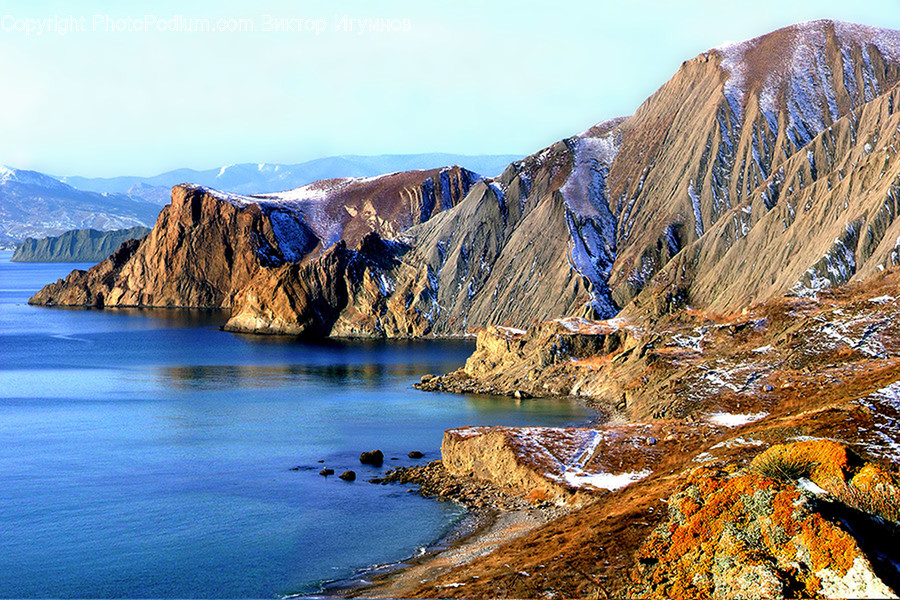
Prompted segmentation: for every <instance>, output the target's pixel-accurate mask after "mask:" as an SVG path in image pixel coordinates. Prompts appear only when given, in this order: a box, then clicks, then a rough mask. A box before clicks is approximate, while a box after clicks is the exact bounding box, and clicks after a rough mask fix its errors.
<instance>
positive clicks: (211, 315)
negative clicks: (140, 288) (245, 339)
mask: <svg viewBox="0 0 900 600" xmlns="http://www.w3.org/2000/svg"><path fill="white" fill-rule="evenodd" d="M39 308H46V309H47V310H54V311H70V312H85V313H102V314H104V315H110V316H115V315H118V316H122V317H144V318H146V319H153V320H155V321H159V324H160V325H163V326H167V327H221V326H222V325H224V324H225V322H226V321H228V317H229V316H230V315H231V311H230V310H228V309H219V308H139V307H122V308H110V307H106V308H95V307H91V306H51V307H39Z"/></svg>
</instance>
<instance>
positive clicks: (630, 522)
mask: <svg viewBox="0 0 900 600" xmlns="http://www.w3.org/2000/svg"><path fill="white" fill-rule="evenodd" d="M898 286H900V269H889V270H887V271H886V272H885V273H882V274H879V275H877V276H874V277H871V278H869V279H867V280H866V281H864V282H857V283H851V284H847V285H844V286H838V287H835V288H832V289H830V290H829V291H827V292H820V294H819V295H818V296H817V298H815V299H809V298H798V297H784V298H778V299H774V300H770V301H768V302H766V303H764V304H761V305H757V306H755V307H754V308H753V309H751V310H750V311H748V312H747V313H746V314H742V315H711V314H708V313H703V312H700V311H696V310H686V309H683V310H681V311H677V312H676V313H675V314H673V315H671V316H670V317H669V318H668V320H667V321H665V322H659V321H654V322H653V323H654V325H655V326H657V328H655V329H652V330H650V329H648V328H647V322H644V321H641V320H639V319H634V320H630V321H624V320H615V321H612V322H608V321H607V322H590V321H588V320H581V319H578V320H576V319H567V320H563V321H552V322H549V323H545V324H542V325H540V326H536V327H534V328H532V329H531V330H529V331H527V332H526V331H517V330H510V329H508V328H490V329H488V330H486V331H484V332H482V333H481V334H480V335H479V344H478V349H477V350H476V352H475V353H474V354H473V356H472V358H471V359H470V360H469V362H468V363H467V365H466V367H465V368H464V369H462V370H461V371H460V372H458V373H456V374H451V375H448V376H444V377H437V378H434V377H426V378H425V379H424V380H423V383H422V387H425V388H426V389H443V390H448V391H454V390H456V391H468V392H475V393H483V392H485V391H488V390H492V391H494V392H495V393H496V392H504V393H507V394H509V395H517V396H518V397H519V398H524V397H526V396H527V395H528V393H529V392H527V391H526V390H528V389H532V390H534V391H538V390H541V389H549V390H551V391H552V390H557V391H558V393H560V394H563V395H565V394H569V393H573V389H574V393H577V394H580V395H582V396H583V397H585V398H586V399H587V400H588V401H593V402H596V403H598V405H599V406H601V407H604V409H605V411H606V413H607V415H609V417H608V420H607V422H605V423H604V424H602V425H595V426H593V427H581V428H543V427H468V428H455V429H451V430H449V431H447V432H446V433H445V437H444V444H443V446H442V460H443V463H444V466H445V467H446V469H447V470H448V471H450V472H451V473H453V474H455V475H457V476H460V477H463V478H471V477H474V478H477V479H480V480H484V481H487V482H490V483H491V484H493V485H497V486H500V487H502V488H504V489H506V490H509V491H510V492H509V493H510V494H512V495H514V496H517V497H519V498H521V499H523V500H527V501H530V502H532V503H533V504H534V505H535V506H545V505H546V504H547V503H551V504H555V505H558V506H560V507H568V509H569V512H568V513H567V514H565V515H564V516H561V517H559V518H557V519H555V520H553V521H551V522H549V523H547V524H545V525H543V526H541V527H539V528H537V529H535V530H533V531H531V532H529V533H525V534H522V535H521V536H519V537H516V538H515V539H512V540H510V541H508V542H507V543H506V544H504V545H502V546H500V547H499V548H497V549H495V550H494V551H493V552H491V553H490V554H487V555H485V556H479V557H477V558H475V559H473V560H470V561H467V562H464V563H460V564H456V565H453V566H452V567H449V568H445V569H443V570H441V571H439V572H438V574H437V575H436V576H435V577H434V578H433V579H432V580H428V581H423V582H420V583H419V584H418V585H417V586H416V587H415V588H414V589H413V590H411V591H410V590H406V589H404V595H407V596H410V597H419V598H428V597H435V596H438V595H439V596H441V597H444V596H447V597H466V598H479V597H496V596H497V595H506V596H510V597H550V596H553V597H641V598H644V597H647V598H657V597H666V598H746V597H766V598H792V597H810V598H855V597H884V598H892V597H897V592H898V590H900V573H898V571H897V569H896V565H897V564H898V562H900V555H898V551H897V548H900V546H898V545H897V541H898V540H900V502H898V498H900V495H898V491H900V471H898V470H897V460H898V459H900V428H898V427H897V425H898V423H900V387H898V386H900V345H898V344H897V340H898V339H900V337H898V333H900V332H898V331H896V327H895V325H894V323H895V322H897V317H898V316H900V315H898V314H897V313H898V310H900V304H898V300H897V299H896V298H895V296H894V295H892V294H893V293H894V292H895V290H896V289H897V288H898ZM554 347H555V348H556V351H555V352H550V351H549V350H548V348H554ZM529 373H531V376H530V377H529V376H528V374H529ZM526 384H527V385H526ZM545 384H546V387H545ZM529 385H530V386H531V387H530V388H529V387H528V386H529ZM576 386H577V388H576ZM461 388H462V389H461ZM620 394H624V397H625V401H624V402H623V401H621V398H622V396H621V395H620ZM523 401H527V400H523ZM614 405H618V408H616V407H615V406H614ZM376 591H377V588H376ZM389 591H390V588H387V590H386V593H389Z"/></svg>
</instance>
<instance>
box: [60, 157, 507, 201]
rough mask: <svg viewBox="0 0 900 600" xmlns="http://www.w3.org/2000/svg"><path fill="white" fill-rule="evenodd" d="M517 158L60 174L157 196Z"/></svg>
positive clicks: (473, 167) (282, 186)
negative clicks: (178, 189)
mask: <svg viewBox="0 0 900 600" xmlns="http://www.w3.org/2000/svg"><path fill="white" fill-rule="evenodd" d="M519 158H521V156H515V155H485V156H468V155H463V154H441V153H431V154H385V155H381V156H329V157H326V158H319V159H316V160H311V161H307V162H304V163H299V164H294V165H282V164H268V163H261V164H256V163H243V164H237V165H227V166H224V167H221V168H218V169H207V170H204V171H196V170H194V169H176V170H174V171H169V172H167V173H162V174H160V175H154V176H153V177H110V178H102V177H100V178H89V177H60V178H59V179H60V181H63V182H65V183H68V184H69V185H71V186H72V187H75V188H78V189H80V190H85V191H90V192H106V193H120V194H128V195H131V196H136V197H139V198H143V199H145V200H149V201H151V202H153V201H157V202H158V201H159V196H160V194H161V193H164V194H165V198H166V201H165V202H163V204H167V203H168V195H169V192H170V191H171V188H172V186H175V185H178V184H180V183H194V184H197V185H203V186H208V187H211V188H215V189H217V190H222V191H224V192H231V193H233V194H261V193H267V192H279V191H282V190H290V189H293V188H298V187H300V186H304V185H306V184H308V183H312V182H314V181H319V180H320V179H334V178H337V177H374V176H376V175H383V174H385V173H394V172H397V171H413V170H427V169H435V168H439V167H443V166H446V165H458V166H461V167H463V168H465V169H468V170H469V171H474V172H475V173H480V174H482V175H486V176H493V175H498V174H500V173H501V172H502V171H503V169H505V168H506V166H507V165H508V164H509V163H511V162H512V161H514V160H517V159H519Z"/></svg>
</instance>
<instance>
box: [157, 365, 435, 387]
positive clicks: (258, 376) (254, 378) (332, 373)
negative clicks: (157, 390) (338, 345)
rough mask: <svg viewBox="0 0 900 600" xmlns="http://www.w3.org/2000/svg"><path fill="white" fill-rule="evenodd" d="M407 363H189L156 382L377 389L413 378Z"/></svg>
mask: <svg viewBox="0 0 900 600" xmlns="http://www.w3.org/2000/svg"><path fill="white" fill-rule="evenodd" d="M420 373H421V368H417V367H416V366H415V365H410V364H377V363H374V364H361V365H354V364H331V365H308V364H298V365H189V366H178V367H162V368H159V369H157V371H156V374H157V378H158V383H160V384H161V385H164V386H172V387H175V388H178V389H185V390H219V389H227V388H248V389H253V388H275V387H283V386H287V385H298V386H299V385H304V384H308V383H316V382H319V383H327V384H331V385H342V386H344V385H353V386H362V387H364V388H380V387H381V386H383V385H384V384H386V383H388V382H389V381H391V380H397V379H406V378H410V377H415V376H416V375H418V374H420Z"/></svg>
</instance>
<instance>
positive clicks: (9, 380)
mask: <svg viewBox="0 0 900 600" xmlns="http://www.w3.org/2000/svg"><path fill="white" fill-rule="evenodd" d="M10 256H11V253H9V252H3V253H0V438H2V439H0V597H26V598H30V597H56V598H75V597H79V598H101V597H130V598H146V597H165V598H212V597H226V598H251V597H252V598H274V597H278V596H283V595H288V594H300V593H312V592H315V591H316V590H317V589H319V587H320V585H321V584H322V583H323V582H325V581H328V580H333V579H339V578H346V577H350V576H352V575H353V574H354V572H355V570H357V569H359V568H362V567H365V566H366V565H372V564H383V563H388V562H393V561H398V560H402V559H404V558H406V557H408V556H410V555H412V554H413V553H414V552H415V551H416V549H417V548H418V547H421V546H423V545H426V544H429V543H430V542H433V541H434V540H436V539H438V538H439V537H441V536H442V535H444V534H445V533H447V532H448V531H449V530H450V529H451V528H452V527H453V526H454V525H455V524H456V523H457V522H458V521H459V519H460V518H461V516H462V514H463V511H462V509H461V508H460V507H458V506H456V505H454V504H452V503H440V502H435V501H432V500H426V499H423V498H421V497H419V496H418V495H415V494H410V493H408V492H407V489H406V487H404V486H380V485H373V484H370V483H368V482H367V481H366V480H367V479H369V478H370V477H372V476H375V475H377V474H378V473H381V472H383V471H385V470H387V469H388V468H390V467H392V466H396V465H406V464H412V463H415V462H417V461H413V460H411V459H409V458H407V453H409V452H410V451H411V450H420V451H423V452H425V459H424V460H426V461H427V460H433V459H436V458H439V456H440V452H439V449H440V442H441V436H442V434H443V431H444V430H445V429H447V428H449V427H455V426H461V425H499V424H502V425H564V424H572V423H577V422H582V421H583V420H585V419H586V418H589V417H590V416H591V414H590V413H589V411H588V410H587V409H585V408H583V407H580V406H578V405H575V404H573V403H569V402H565V401H550V400H547V401H544V400H532V401H527V402H521V403H516V402H514V401H511V400H507V399H491V398H475V397H464V396H455V395H449V394H434V393H424V392H419V391H416V390H414V389H413V388H412V387H411V385H412V383H413V382H415V381H417V380H418V379H419V378H420V377H421V376H422V375H423V374H425V373H437V372H446V371H450V370H453V369H455V368H457V367H459V366H460V365H462V363H463V362H464V361H465V359H466V357H467V356H468V354H469V353H470V352H471V350H472V348H473V344H472V342H471V341H422V342H390V343H389V342H378V343H363V342H354V343H351V342H328V343H317V344H311V343H302V342H299V341H296V340H291V339H285V338H274V337H255V336H237V335H233V334H229V333H224V332H222V331H220V330H219V329H218V328H219V326H220V325H221V324H222V323H223V322H224V320H225V318H226V316H225V315H224V314H223V313H219V312H215V311H174V310H172V311H167V310H142V311H141V310H129V311H123V310H106V311H97V310H72V309H62V308H45V307H32V306H28V305H27V304H26V301H27V299H28V297H29V296H30V295H31V294H33V293H34V292H35V291H37V290H38V289H39V288H40V287H41V286H43V285H44V284H46V283H48V282H51V281H55V280H56V279H57V278H59V277H63V276H65V275H66V274H67V273H68V272H69V271H70V270H71V269H72V268H87V267H88V266H89V265H73V264H23V263H10V262H9V258H10ZM375 448H379V449H381V450H382V451H383V452H384V453H385V455H386V457H387V458H388V459H390V458H399V459H400V460H386V461H385V465H384V466H383V467H382V468H380V469H379V468H374V467H367V466H363V465H360V464H359V460H358V457H359V453H360V452H361V451H363V450H371V449H375ZM319 461H324V463H320V462H319ZM323 466H327V467H331V468H334V469H335V471H336V472H337V473H340V472H342V471H343V470H346V469H353V470H355V471H357V473H358V475H359V478H358V479H357V481H355V482H353V483H347V482H344V481H341V480H339V479H337V478H336V477H328V478H324V477H322V476H320V475H319V474H318V471H319V470H320V469H321V468H322V467H323ZM292 467H301V468H300V470H291V469H292Z"/></svg>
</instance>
